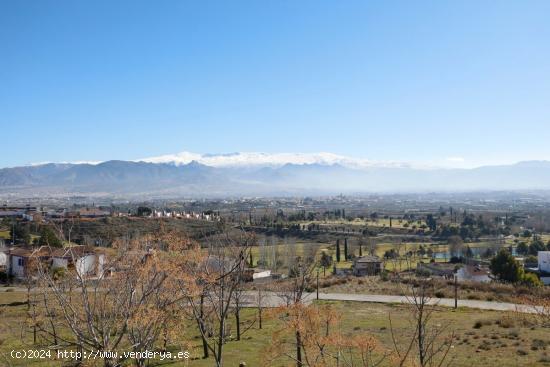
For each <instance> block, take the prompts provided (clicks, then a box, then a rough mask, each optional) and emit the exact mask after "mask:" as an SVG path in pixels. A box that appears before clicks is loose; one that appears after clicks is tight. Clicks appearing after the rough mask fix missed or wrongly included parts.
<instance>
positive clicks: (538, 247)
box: [529, 240, 546, 256]
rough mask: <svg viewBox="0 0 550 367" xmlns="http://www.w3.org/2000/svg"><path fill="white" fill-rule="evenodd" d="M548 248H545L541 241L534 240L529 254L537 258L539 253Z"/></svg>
mask: <svg viewBox="0 0 550 367" xmlns="http://www.w3.org/2000/svg"><path fill="white" fill-rule="evenodd" d="M545 250H546V246H544V243H543V242H542V241H541V240H534V241H533V242H531V244H530V245H529V254H530V255H533V256H537V255H538V253H539V251H545Z"/></svg>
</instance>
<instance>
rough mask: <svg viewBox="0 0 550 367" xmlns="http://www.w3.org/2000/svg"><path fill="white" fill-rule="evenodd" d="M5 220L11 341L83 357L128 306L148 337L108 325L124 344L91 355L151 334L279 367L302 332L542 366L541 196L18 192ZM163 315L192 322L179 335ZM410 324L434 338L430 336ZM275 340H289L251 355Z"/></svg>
mask: <svg viewBox="0 0 550 367" xmlns="http://www.w3.org/2000/svg"><path fill="white" fill-rule="evenodd" d="M94 200H97V202H96V201H94ZM0 218H1V222H0V281H1V282H2V285H3V286H2V287H0V291H1V292H0V299H1V300H2V301H3V302H4V309H3V310H4V311H3V312H5V313H6V315H11V316H10V319H9V320H10V322H8V323H7V324H8V325H9V324H11V326H9V327H8V326H6V325H4V329H3V330H5V332H8V330H11V332H14V330H17V332H18V333H22V334H21V341H20V342H19V341H18V342H16V343H14V345H26V344H27V343H31V344H33V343H36V344H35V345H44V346H45V345H49V346H50V347H49V348H54V349H55V348H57V349H59V348H60V347H59V345H64V346H63V348H64V349H67V348H68V349H71V350H73V349H74V348H76V349H74V350H76V351H81V352H82V351H85V350H86V349H87V345H85V344H83V345H79V344H78V340H79V339H78V338H90V340H89V342H90V343H92V341H94V342H97V341H99V340H101V342H102V343H111V341H110V340H105V339H101V338H100V339H96V338H97V337H96V336H93V333H92V332H96V328H98V330H103V328H104V327H106V326H105V325H104V324H103V321H101V323H100V324H101V325H99V324H98V325H96V322H99V320H96V321H93V320H95V317H96V316H95V313H96V312H101V313H102V314H104V313H110V312H112V311H113V309H112V307H115V306H116V305H117V304H119V303H120V302H122V303H124V304H125V307H128V313H127V314H126V315H118V316H117V317H116V319H117V320H118V322H120V319H119V317H121V318H122V320H125V321H124V322H125V323H128V324H129V325H133V326H134V327H135V329H128V330H125V331H122V330H121V329H118V328H117V326H115V322H114V319H113V321H112V322H113V324H112V325H109V327H108V330H109V332H110V333H119V334H116V335H118V336H119V337H120V338H121V342H120V343H121V344H116V345H110V344H108V347H106V348H104V347H102V346H101V344H100V343H98V344H96V345H95V347H96V348H99V350H102V351H104V352H105V351H113V350H116V349H117V348H121V349H125V348H126V349H127V348H128V346H129V344H125V342H124V340H125V338H126V337H128V338H137V339H136V340H141V339H139V338H141V337H142V336H140V335H141V334H140V333H141V332H142V331H143V330H145V331H147V332H148V333H153V334H154V335H155V336H147V338H150V339H147V340H150V344H146V343H145V341H142V342H143V343H144V344H143V345H142V347H140V348H141V349H139V348H134V349H135V350H134V351H135V352H140V351H145V350H148V349H154V348H161V349H162V350H166V349H165V348H170V347H169V345H171V346H172V348H173V347H174V345H182V346H183V345H185V348H183V347H182V348H183V349H185V350H186V351H188V353H189V356H190V357H191V358H195V359H196V360H194V361H193V363H194V364H196V365H199V366H201V365H210V364H209V363H212V361H217V362H215V363H220V362H219V361H220V360H221V361H223V359H222V358H226V359H227V360H230V361H234V362H232V363H233V364H234V365H238V364H241V365H256V363H259V362H258V361H260V359H261V358H260V354H262V353H263V356H264V357H262V358H269V360H270V361H271V362H270V363H273V364H272V365H279V364H277V363H284V361H285V360H286V359H287V358H288V357H286V353H291V350H292V349H293V347H290V349H288V350H287V349H285V348H288V346H287V343H288V337H289V336H291V335H293V336H294V338H296V335H301V334H302V333H303V334H304V335H301V336H300V338H303V340H300V341H299V343H300V345H301V346H300V347H299V348H300V350H303V353H320V354H322V353H328V352H327V351H331V352H330V353H332V352H334V351H337V352H338V353H342V354H344V353H348V354H349V358H353V357H354V356H355V357H357V355H363V354H364V355H365V356H368V358H371V359H372V360H376V361H378V362H380V364H381V365H392V363H393V362H390V361H393V360H394V359H395V358H397V359H399V358H402V359H403V361H409V360H416V358H417V355H418V354H417V353H423V352H422V351H421V350H418V351H416V350H414V348H417V347H416V346H411V347H410V348H411V350H410V352H409V354H406V353H405V354H403V351H402V349H401V348H404V346H405V345H407V343H408V342H410V341H411V340H416V341H418V338H421V340H422V338H426V341H427V340H428V338H429V340H430V342H431V343H437V345H438V349H437V350H426V351H425V352H426V353H429V354H430V355H431V358H436V359H437V360H438V361H439V362H442V363H443V362H445V361H447V360H453V361H455V362H456V361H458V365H464V364H463V363H466V362H465V361H468V360H471V358H476V360H480V358H481V359H485V358H486V360H495V359H499V358H502V359H507V358H513V359H514V360H517V359H518V358H520V357H521V359H523V360H527V361H535V360H537V361H538V360H544V358H546V357H545V356H546V348H547V345H548V343H549V342H548V338H547V330H546V329H545V328H546V325H547V323H548V322H549V319H548V315H550V313H549V311H550V308H549V306H550V305H549V303H548V297H549V296H550V288H549V287H548V285H549V284H550V220H549V219H550V200H548V198H546V197H545V195H544V193H540V192H539V193H537V192H530V193H528V192H525V193H514V192H494V193H475V192H472V193H462V194H441V193H440V194H436V193H432V194H385V195H378V194H377V195H375V194H371V195H355V196H354V195H334V196H318V197H315V196H310V197H273V198H261V197H258V198H253V197H242V198H227V199H212V198H211V199H173V200H165V199H163V200H149V201H143V202H139V201H131V200H117V199H113V198H108V197H105V198H99V199H98V198H97V197H96V198H89V197H85V196H80V197H75V196H73V197H70V198H67V199H64V200H59V198H50V199H47V200H44V201H42V202H40V201H33V200H32V199H29V198H26V199H25V198H19V199H13V200H12V201H8V200H6V201H5V202H4V203H2V204H1V205H0ZM159 277H160V278H159ZM220 277H222V278H224V279H225V280H223V281H221V280H220V279H222V278H220ZM136 279H139V280H140V281H139V282H135V281H134V280H136ZM199 279H202V280H200V281H199ZM197 282H198V283H197ZM129 291H131V292H130V293H128V292H129ZM136 292H137V293H139V294H140V296H139V297H141V298H140V300H139V301H138V300H135V299H133V298H132V297H133V295H135V294H136ZM148 292H151V293H148ZM166 292H167V293H166ZM90 294H92V296H90ZM148 294H149V295H148ZM150 294H154V296H152V295H150ZM90 297H91V298H90ZM97 297H100V298H102V300H103V301H102V302H107V300H108V302H107V303H101V304H97V302H98V300H97V299H96V298H97ZM103 297H105V298H103ZM69 299H71V300H72V301H70V302H68V300H69ZM134 302H136V303H135V304H134ZM162 305H164V306H162ZM165 306H166V307H167V310H170V311H169V313H168V314H165V311H164V308H163V307H165ZM168 306H169V307H168ZM78 307H82V310H81V311H79V310H75V308H76V309H78ZM116 307H118V306H116ZM159 307H160V308H159ZM53 310H56V311H55V312H54V311H53ZM69 310H70V313H69V314H67V312H68V311H69ZM146 310H149V311H146ZM152 310H154V312H155V313H156V314H155V317H154V318H153V319H151V320H149V319H148V320H147V321H144V320H141V319H140V318H141V315H142V312H153V311H152ZM364 312H368V313H369V316H368V317H366V318H364V319H360V320H359V319H356V318H355V316H354V315H358V314H362V313H364ZM75 317H76V318H77V320H75V319H74V318H75ZM89 317H91V318H92V319H91V320H92V321H91V320H88V321H86V319H87V318H89ZM110 317H111V316H110ZM112 317H114V315H112ZM180 317H181V318H180ZM6 320H7V319H6ZM168 320H172V321H171V322H179V323H183V324H184V325H185V328H184V329H182V330H183V331H182V332H181V333H180V332H179V331H178V332H174V329H172V328H168V329H167V324H166V323H167V322H168ZM193 320H194V321H193ZM336 320H339V321H338V324H334V325H333V323H334V322H336ZM414 320H416V322H418V321H421V322H423V323H425V326H423V327H424V328H426V330H429V332H430V334H429V335H428V334H427V335H424V336H419V334H418V333H419V331H418V329H416V328H415V327H414V324H413V326H412V328H411V325H410V324H409V323H410V322H412V321H414ZM14 322H15V323H16V325H17V327H14ZM142 323H143V325H142ZM23 324H24V325H26V326H24V327H21V325H23ZM323 325H324V326H323ZM330 325H333V326H330ZM346 325H350V326H346ZM351 325H354V326H351ZM537 325H540V327H537ZM344 327H346V328H347V329H344V330H342V329H341V328H344ZM88 328H91V329H88ZM111 328H113V329H111ZM303 328H307V329H305V330H303ZM309 329H311V330H309ZM73 330H74V331H73ZM177 330H179V329H177ZM131 332H134V333H137V335H135V336H132V335H131V334H130V333H131ZM57 333H60V334H61V335H63V337H61V336H60V335H57ZM72 333H74V334H72ZM88 333H90V334H88ZM332 334H334V335H332ZM81 335H86V336H81ZM126 335H127V336H126ZM327 335H329V336H332V337H334V338H335V340H339V341H334V340H332V339H330V340H329V339H326V338H327ZM343 337H345V338H352V339H350V340H352V341H353V342H345V341H344V340H340V339H339V338H343ZM52 338H53V339H52ZM74 338H76V339H74ZM103 338H106V336H103ZM265 338H274V340H275V341H276V343H280V344H276V345H277V347H273V345H271V344H269V343H266V344H265V345H262V346H259V347H258V350H257V352H258V353H260V352H261V353H260V354H258V355H256V354H255V353H256V351H255V352H250V353H247V354H246V355H242V354H241V353H240V352H239V350H240V348H241V345H249V344H250V343H253V342H254V340H264V339H265ZM353 338H356V339H353ZM107 339H110V338H107ZM131 340H133V339H128V341H131ZM321 340H322V341H323V344H322V345H323V348H322V349H320V350H319V349H318V348H320V347H319V343H320V341H321ZM365 341H368V343H367V344H368V345H366V346H363V345H361V343H363V342H365ZM52 342H53V343H56V344H51V343H52ZM19 343H22V344H19ZM63 343H66V344H63ZM180 343H181V344H180ZM294 343H296V340H295V341H294ZM309 343H311V344H309ZM290 344H291V345H292V343H290ZM54 345H56V347H54ZM162 345H165V346H164V347H162ZM343 345H344V346H345V347H342V346H343ZM413 345H414V344H413ZM285 346H286V347H285ZM243 347H244V346H243ZM295 347H296V345H295V344H294V348H295ZM102 348H103V349H102ZM218 348H219V349H218ZM247 348H248V347H247ZM364 348H366V349H364ZM419 348H421V347H419ZM90 349H94V348H90ZM284 351H286V352H284ZM470 352H474V353H470ZM294 353H298V352H297V350H295V351H294ZM300 353H302V352H300ZM139 356H142V355H141V354H140V355H139ZM294 356H295V355H294ZM298 356H299V357H300V358H304V357H303V356H300V355H298ZM399 356H401V357H399ZM110 357H112V356H110ZM109 360H110V361H111V360H114V361H118V360H120V357H117V358H111V359H109ZM138 360H139V358H138ZM147 360H149V358H145V359H144V361H147ZM151 360H153V359H151ZM208 361H210V362H208ZM460 361H462V362H460ZM109 363H110V362H109ZM203 363H204V364H203ZM235 363H237V364H235ZM247 363H248V364H247ZM281 365H283V364H281ZM302 365H306V364H305V363H304V362H302ZM366 365H369V366H370V364H365V366H366Z"/></svg>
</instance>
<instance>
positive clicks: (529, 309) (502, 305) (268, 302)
mask: <svg viewBox="0 0 550 367" xmlns="http://www.w3.org/2000/svg"><path fill="white" fill-rule="evenodd" d="M247 296H248V297H247V298H248V299H247V303H248V304H249V305H250V306H253V305H257V295H256V294H255V293H253V292H251V293H249V294H247ZM304 298H305V300H306V302H307V303H309V302H311V301H313V300H314V299H315V298H316V295H315V293H307V294H306V295H305V297H304ZM319 299H321V300H327V301H355V302H372V303H403V304H407V303H410V301H411V300H410V298H409V297H407V296H390V295H378V294H349V293H319ZM262 304H263V305H265V306H266V307H277V306H281V305H283V304H284V301H283V299H282V298H281V297H280V296H278V295H277V294H275V293H271V292H269V293H265V295H264V297H263V301H262ZM430 304H437V305H439V306H443V307H454V304H455V300H454V299H452V298H432V299H430ZM458 307H466V308H475V309H481V310H493V311H514V312H522V313H535V312H537V310H536V309H535V308H534V307H533V306H528V305H519V304H514V303H506V302H489V301H477V300H458ZM539 310H540V309H539Z"/></svg>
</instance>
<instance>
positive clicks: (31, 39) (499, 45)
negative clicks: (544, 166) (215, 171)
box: [0, 0, 550, 167]
mask: <svg viewBox="0 0 550 367" xmlns="http://www.w3.org/2000/svg"><path fill="white" fill-rule="evenodd" d="M549 16H550V1H545V0H543V1H493V0H490V1H480V0H474V1H464V0H460V1H439V0H437V1H436V0H434V1H388V0H380V1H368V0H362V1H321V0H313V1H300V0H298V1H297V0H288V1H281V0H271V1H270V0H267V1H253V0H251V1H205V0H197V1H147V2H144V1H135V0H133V1H95V0H94V1H72V0H71V1H61V0H55V1H50V0H40V1H26V0H3V1H1V2H0V50H1V51H0V128H1V129H0V134H1V136H2V153H0V167H4V166H13V165H22V164H28V163H33V162H42V161H78V160H107V159H136V158H143V157H148V156H156V155H160V154H167V153H175V152H179V151H192V152H198V153H207V152H209V153H226V152H234V151H265V152H317V151H328V152H333V153H339V154H345V155H351V156H357V157H364V158H371V159H377V160H400V161H420V162H431V161H436V160H438V161H441V160H445V159H447V158H449V157H457V158H459V157H461V158H464V159H465V161H466V162H467V163H468V164H477V163H487V162H489V163H490V162H513V161H518V160H524V159H550V21H549V19H550V18H549Z"/></svg>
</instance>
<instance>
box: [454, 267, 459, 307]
mask: <svg viewBox="0 0 550 367" xmlns="http://www.w3.org/2000/svg"><path fill="white" fill-rule="evenodd" d="M454 275H455V310H456V309H457V308H458V283H457V279H458V274H456V273H455V274H454Z"/></svg>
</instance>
